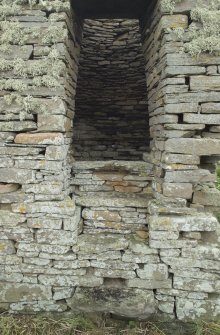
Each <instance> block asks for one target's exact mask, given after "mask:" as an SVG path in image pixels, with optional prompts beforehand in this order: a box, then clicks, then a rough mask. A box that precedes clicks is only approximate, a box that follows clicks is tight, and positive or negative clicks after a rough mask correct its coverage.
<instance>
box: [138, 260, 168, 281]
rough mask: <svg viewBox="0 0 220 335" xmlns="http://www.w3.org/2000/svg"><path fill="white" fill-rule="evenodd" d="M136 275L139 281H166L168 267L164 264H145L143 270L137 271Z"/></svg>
mask: <svg viewBox="0 0 220 335" xmlns="http://www.w3.org/2000/svg"><path fill="white" fill-rule="evenodd" d="M137 275H138V277H139V278H141V279H152V280H156V281H157V280H158V281H159V280H167V279H168V267H167V266H166V265H165V264H147V265H144V269H143V270H137Z"/></svg>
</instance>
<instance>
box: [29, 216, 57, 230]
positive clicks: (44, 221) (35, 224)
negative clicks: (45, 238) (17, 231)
mask: <svg viewBox="0 0 220 335" xmlns="http://www.w3.org/2000/svg"><path fill="white" fill-rule="evenodd" d="M27 226H28V227H29V228H35V229H58V230H60V229H61V228H62V220H61V219H54V218H53V219H51V218H45V217H39V218H31V219H28V220H27Z"/></svg>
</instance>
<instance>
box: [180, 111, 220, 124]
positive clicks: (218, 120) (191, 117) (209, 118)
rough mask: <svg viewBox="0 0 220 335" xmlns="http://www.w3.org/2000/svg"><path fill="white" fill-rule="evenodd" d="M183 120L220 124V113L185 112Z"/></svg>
mask: <svg viewBox="0 0 220 335" xmlns="http://www.w3.org/2000/svg"><path fill="white" fill-rule="evenodd" d="M183 121H184V122H186V123H204V124H217V125H220V115H216V114H190V113H189V114H185V115H184V116H183Z"/></svg>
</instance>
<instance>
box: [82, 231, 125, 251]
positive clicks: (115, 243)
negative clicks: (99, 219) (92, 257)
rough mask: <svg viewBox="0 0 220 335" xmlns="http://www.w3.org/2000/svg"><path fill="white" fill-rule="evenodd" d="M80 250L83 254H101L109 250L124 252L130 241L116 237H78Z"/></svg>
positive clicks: (109, 235) (101, 235)
mask: <svg viewBox="0 0 220 335" xmlns="http://www.w3.org/2000/svg"><path fill="white" fill-rule="evenodd" d="M78 246H79V249H80V250H82V251H83V252H88V253H89V252H90V253H94V252H97V253H100V252H104V251H108V250H124V249H127V247H128V241H127V240H126V239H125V238H124V237H117V236H115V235H111V234H108V235H105V234H99V235H98V243H97V235H90V236H86V235H80V236H79V237H78Z"/></svg>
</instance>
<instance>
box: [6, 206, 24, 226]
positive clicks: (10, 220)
mask: <svg viewBox="0 0 220 335" xmlns="http://www.w3.org/2000/svg"><path fill="white" fill-rule="evenodd" d="M25 221H26V218H25V216H24V215H21V214H17V213H12V212H10V211H7V210H1V211H0V226H5V227H6V228H7V227H15V226H17V225H19V224H20V223H23V222H25Z"/></svg>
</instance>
